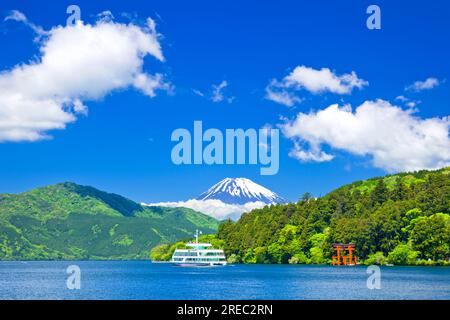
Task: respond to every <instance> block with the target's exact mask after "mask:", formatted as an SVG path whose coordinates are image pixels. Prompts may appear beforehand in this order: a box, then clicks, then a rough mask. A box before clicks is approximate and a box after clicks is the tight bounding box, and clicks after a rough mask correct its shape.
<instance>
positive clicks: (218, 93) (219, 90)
mask: <svg viewBox="0 0 450 320" xmlns="http://www.w3.org/2000/svg"><path fill="white" fill-rule="evenodd" d="M226 87H228V82H227V81H226V80H223V81H222V82H221V83H219V84H218V85H214V84H213V85H212V96H211V100H212V101H213V102H222V101H226V102H228V103H231V102H233V100H234V97H226V96H225V94H224V93H223V91H224V90H225V88H226Z"/></svg>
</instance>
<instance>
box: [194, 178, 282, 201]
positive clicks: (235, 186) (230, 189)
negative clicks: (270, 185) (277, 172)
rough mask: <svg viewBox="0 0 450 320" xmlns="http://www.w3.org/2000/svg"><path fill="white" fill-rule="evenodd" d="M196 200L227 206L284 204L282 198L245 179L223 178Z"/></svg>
mask: <svg viewBox="0 0 450 320" xmlns="http://www.w3.org/2000/svg"><path fill="white" fill-rule="evenodd" d="M197 200H220V201H222V202H224V203H228V204H246V203H248V202H257V201H261V202H263V203H265V204H276V203H285V202H286V200H284V199H283V198H282V197H280V196H279V195H277V194H276V193H275V192H273V191H270V190H269V189H267V188H264V187H263V186H261V185H259V184H257V183H254V182H253V181H251V180H249V179H246V178H225V179H223V180H222V181H220V182H218V183H216V184H215V185H213V186H212V187H211V188H209V189H208V190H207V191H206V192H204V193H202V194H201V195H200V196H199V197H198V198H197Z"/></svg>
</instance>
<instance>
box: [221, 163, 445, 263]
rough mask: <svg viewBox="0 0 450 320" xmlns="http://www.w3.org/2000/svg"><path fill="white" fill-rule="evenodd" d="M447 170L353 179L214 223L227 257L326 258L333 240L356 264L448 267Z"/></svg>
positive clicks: (241, 259)
mask: <svg viewBox="0 0 450 320" xmlns="http://www.w3.org/2000/svg"><path fill="white" fill-rule="evenodd" d="M449 174H450V168H444V169H441V170H437V171H425V170H424V171H419V172H414V173H403V174H396V175H390V176H386V177H380V178H374V179H369V180H365V181H358V182H355V183H352V184H349V185H346V186H343V187H341V188H339V189H336V190H334V191H332V192H330V193H329V194H327V195H326V196H324V197H320V198H317V199H315V198H312V197H311V196H310V195H309V194H305V195H303V197H302V198H301V199H300V200H299V201H298V202H297V203H290V204H287V205H275V206H267V207H265V208H263V209H257V210H253V211H251V212H248V213H245V214H243V215H242V216H241V218H240V219H239V220H238V221H237V222H236V223H234V222H232V221H227V222H225V223H222V224H221V225H220V226H219V231H218V234H217V238H218V240H220V241H222V243H224V248H225V251H226V253H227V255H228V256H229V258H230V259H232V260H233V261H237V262H244V263H330V261H331V257H332V255H333V249H332V244H333V243H354V244H355V245H356V254H357V255H358V257H359V259H360V261H361V260H364V261H365V262H366V263H368V264H372V263H379V264H383V263H387V262H389V263H394V264H404V265H405V264H425V265H426V264H441V265H443V264H450V263H449V258H450V176H449Z"/></svg>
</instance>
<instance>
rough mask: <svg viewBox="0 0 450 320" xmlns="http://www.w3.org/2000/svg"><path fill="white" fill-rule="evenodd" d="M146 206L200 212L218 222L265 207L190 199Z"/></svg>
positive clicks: (260, 204)
mask: <svg viewBox="0 0 450 320" xmlns="http://www.w3.org/2000/svg"><path fill="white" fill-rule="evenodd" d="M142 205H147V206H162V207H172V208H176V207H185V208H190V209H193V210H195V211H199V212H202V213H204V214H206V215H209V216H211V217H214V218H216V219H218V220H224V219H232V220H237V219H239V217H240V216H241V215H242V213H244V212H248V211H251V210H253V209H259V208H263V207H265V206H267V204H265V203H264V202H261V201H255V202H247V203H246V204H242V205H239V204H227V203H224V202H222V201H220V200H196V199H191V200H187V201H176V202H158V203H148V204H146V203H142Z"/></svg>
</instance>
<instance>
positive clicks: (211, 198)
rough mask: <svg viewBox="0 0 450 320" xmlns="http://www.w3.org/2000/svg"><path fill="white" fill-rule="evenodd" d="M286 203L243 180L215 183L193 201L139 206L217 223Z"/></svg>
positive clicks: (268, 191)
mask: <svg viewBox="0 0 450 320" xmlns="http://www.w3.org/2000/svg"><path fill="white" fill-rule="evenodd" d="M285 202H286V201H285V200H284V199H283V198H281V197H280V196H279V195H277V194H276V193H275V192H272V191H270V190H269V189H267V188H264V187H263V186H261V185H259V184H257V183H254V182H253V181H251V180H249V179H246V178H226V179H223V180H222V181H220V182H219V183H216V184H215V185H213V186H212V187H211V188H209V189H208V190H207V191H206V192H204V193H202V194H201V195H200V196H199V197H198V198H196V199H190V200H187V201H173V202H158V203H142V205H147V206H162V207H185V208H191V209H193V210H196V211H199V212H202V213H204V214H207V215H209V216H211V217H214V218H216V219H218V220H224V219H232V220H238V219H239V217H240V216H241V215H242V213H244V212H248V211H251V210H253V209H258V208H262V207H264V206H266V205H268V204H276V203H285Z"/></svg>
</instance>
